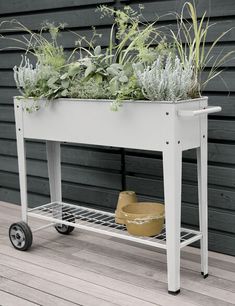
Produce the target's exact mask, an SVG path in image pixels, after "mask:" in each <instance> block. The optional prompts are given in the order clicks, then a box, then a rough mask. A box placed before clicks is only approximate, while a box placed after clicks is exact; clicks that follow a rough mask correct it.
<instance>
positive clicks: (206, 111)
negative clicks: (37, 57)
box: [178, 106, 222, 117]
mask: <svg viewBox="0 0 235 306" xmlns="http://www.w3.org/2000/svg"><path fill="white" fill-rule="evenodd" d="M221 110H222V108H221V107H220V106H208V107H206V108H203V109H198V110H180V111H178V115H179V116H180V117H194V116H199V115H206V114H211V113H217V112H220V111H221Z"/></svg>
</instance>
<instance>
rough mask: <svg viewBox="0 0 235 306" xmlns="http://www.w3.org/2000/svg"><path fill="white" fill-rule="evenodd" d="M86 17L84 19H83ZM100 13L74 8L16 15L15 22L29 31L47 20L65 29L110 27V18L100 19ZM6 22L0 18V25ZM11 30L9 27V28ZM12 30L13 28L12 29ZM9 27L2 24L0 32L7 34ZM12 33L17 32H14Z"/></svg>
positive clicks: (92, 8)
mask: <svg viewBox="0 0 235 306" xmlns="http://www.w3.org/2000/svg"><path fill="white" fill-rule="evenodd" d="M84 16H86V18H84ZM100 16H101V14H100V12H97V11H96V7H91V8H82V7H81V8H76V7H74V9H72V10H67V11H65V10H62V11H54V12H46V13H44V12H43V13H41V14H33V15H29V14H27V15H18V16H17V21H19V22H21V23H22V24H24V26H25V27H27V28H28V29H30V30H38V29H40V28H41V25H42V21H43V20H47V21H48V22H54V23H56V24H59V23H65V24H66V27H67V28H70V29H71V28H79V27H90V26H91V25H93V26H104V25H111V24H112V22H113V18H112V17H107V16H105V17H103V18H100ZM4 20H6V17H0V23H1V22H2V21H4ZM10 28H11V27H10ZM13 28H14V27H13ZM7 29H9V25H6V24H2V26H1V29H0V32H1V33H4V32H6V31H7V32H9V30H7ZM13 32H17V31H14V30H13Z"/></svg>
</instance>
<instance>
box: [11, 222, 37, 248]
mask: <svg viewBox="0 0 235 306" xmlns="http://www.w3.org/2000/svg"><path fill="white" fill-rule="evenodd" d="M9 238H10V241H11V244H12V245H13V247H14V248H15V249H17V250H19V251H27V250H28V249H29V248H30V247H31V245H32V242H33V235H32V232H31V229H30V227H29V226H28V224H27V223H25V222H23V221H21V222H17V223H13V224H12V225H11V226H10V228H9Z"/></svg>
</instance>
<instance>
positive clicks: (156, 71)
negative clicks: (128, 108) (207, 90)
mask: <svg viewBox="0 0 235 306" xmlns="http://www.w3.org/2000/svg"><path fill="white" fill-rule="evenodd" d="M136 75H137V78H138V81H139V84H140V87H141V89H142V93H143V95H144V96H145V98H146V99H148V100H152V101H177V100H180V99H188V98H190V97H191V96H192V92H194V87H195V79H194V75H193V66H192V64H191V63H190V62H188V63H184V64H182V63H181V62H180V59H179V57H178V56H172V55H171V54H169V55H168V56H167V57H164V56H159V57H158V59H157V60H156V61H155V62H154V63H153V64H152V65H151V66H149V67H147V68H145V69H144V70H143V71H141V70H140V69H136ZM196 85H197V84H196Z"/></svg>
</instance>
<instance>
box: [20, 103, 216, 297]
mask: <svg viewBox="0 0 235 306" xmlns="http://www.w3.org/2000/svg"><path fill="white" fill-rule="evenodd" d="M26 103H27V104H30V103H34V102H32V100H24V99H22V98H20V99H19V98H15V118H16V135H17V151H18V163H19V175H20V194H21V205H22V219H23V221H25V222H27V218H28V216H32V217H36V218H39V219H44V220H47V221H49V222H52V223H55V222H58V221H60V223H62V224H66V225H72V226H75V227H78V228H82V229H85V230H90V231H96V232H99V233H101V234H106V235H110V236H115V237H119V238H122V239H127V240H132V241H136V242H139V243H142V244H148V245H152V246H156V247H159V248H164V249H166V250H167V271H168V291H169V292H171V293H178V292H179V290H180V249H181V248H182V247H184V246H185V245H188V244H190V243H192V242H195V241H196V240H200V242H201V272H202V274H203V275H204V276H205V275H207V274H208V246H207V245H208V238H207V217H208V213H207V114H208V113H212V112H218V111H220V110H221V108H220V107H207V98H200V99H194V100H191V101H180V102H179V103H165V102H164V103H163V102H146V101H135V102H126V103H124V106H123V107H122V109H121V110H120V111H119V112H118V113H113V112H110V110H109V106H108V103H110V101H105V100H103V101H95V100H93V101H92V100H75V101H74V100H73V99H70V100H66V99H59V100H58V101H56V102H53V103H50V104H49V106H45V107H42V109H41V110H40V111H38V112H36V113H33V114H29V113H27V112H26V111H25V104H26ZM38 103H40V104H41V105H45V104H46V101H39V102H38ZM25 138H29V139H43V140H46V145H47V158H48V172H49V180H50V193H51V203H49V204H46V205H43V206H40V207H38V208H36V209H31V210H28V201H27V178H26V174H27V172H26V152H25ZM63 141H66V142H78V143H84V144H99V145H107V146H117V147H127V148H135V149H147V150H155V151H162V152H163V170H164V198H165V201H164V202H165V226H166V229H165V231H164V233H165V237H166V239H165V240H166V241H165V240H162V239H160V240H159V239H158V238H159V237H155V238H156V239H151V238H144V237H133V236H131V235H128V234H127V232H126V231H124V230H123V229H121V230H120V228H119V229H118V228H113V227H112V228H111V229H112V230H110V228H109V227H107V226H106V227H105V226H102V225H96V226H94V223H92V222H91V221H88V222H85V223H84V222H81V219H79V215H77V214H76V213H77V211H76V209H77V210H79V209H81V207H77V206H73V205H70V204H65V203H62V202H61V201H62V194H61V167H60V142H63ZM191 148H196V149H197V165H198V167H197V168H198V194H199V221H200V230H199V231H192V230H188V229H183V231H185V232H186V233H188V234H192V236H191V237H189V238H187V239H184V240H182V229H181V184H182V182H181V181H182V152H183V150H187V149H191ZM50 205H52V207H53V205H54V206H56V210H54V209H49V210H48V207H49V206H50ZM76 207H77V208H76ZM65 208H67V209H70V208H71V209H72V211H74V212H75V217H76V223H71V222H69V221H68V220H61V219H62V211H63V209H65ZM58 209H59V210H58ZM87 210H89V209H87ZM90 211H91V212H92V213H95V212H96V211H95V210H91V209H90ZM99 213H100V212H99ZM103 215H104V216H110V217H113V215H112V214H109V213H106V212H105V213H103ZM112 226H113V225H112ZM114 227H115V226H114Z"/></svg>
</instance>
